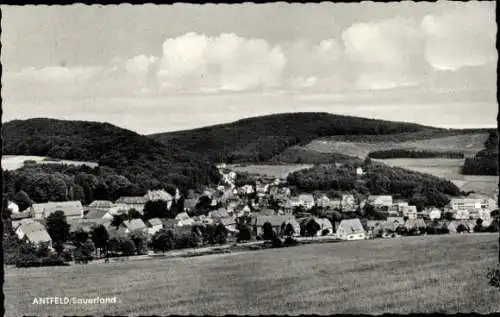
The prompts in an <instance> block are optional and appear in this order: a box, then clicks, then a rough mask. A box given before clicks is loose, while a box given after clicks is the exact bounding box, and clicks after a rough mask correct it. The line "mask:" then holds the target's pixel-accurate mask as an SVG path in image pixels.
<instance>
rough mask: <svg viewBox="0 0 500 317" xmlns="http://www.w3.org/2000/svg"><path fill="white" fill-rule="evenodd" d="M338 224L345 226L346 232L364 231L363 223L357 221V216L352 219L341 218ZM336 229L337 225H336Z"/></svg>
mask: <svg viewBox="0 0 500 317" xmlns="http://www.w3.org/2000/svg"><path fill="white" fill-rule="evenodd" d="M339 226H341V227H343V228H345V231H346V232H349V233H353V234H357V233H364V232H365V230H364V229H363V225H362V224H361V221H359V219H358V218H354V219H343V220H342V221H341V222H340V224H339ZM337 230H338V227H337Z"/></svg>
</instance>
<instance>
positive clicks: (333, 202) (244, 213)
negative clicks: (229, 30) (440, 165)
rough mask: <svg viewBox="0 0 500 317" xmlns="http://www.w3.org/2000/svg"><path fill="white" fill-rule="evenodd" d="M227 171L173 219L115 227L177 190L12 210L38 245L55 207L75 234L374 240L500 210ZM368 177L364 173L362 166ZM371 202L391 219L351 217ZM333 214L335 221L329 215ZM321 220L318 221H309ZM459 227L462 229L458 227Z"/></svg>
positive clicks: (487, 204) (486, 201) (20, 231)
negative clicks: (304, 189) (415, 201)
mask: <svg viewBox="0 0 500 317" xmlns="http://www.w3.org/2000/svg"><path fill="white" fill-rule="evenodd" d="M219 171H220V173H221V176H222V180H223V181H222V183H221V185H219V186H217V187H216V188H207V189H206V190H204V191H202V192H199V193H196V192H194V191H190V193H189V195H188V196H187V197H186V198H185V199H184V211H183V212H180V213H179V214H177V215H176V216H175V218H174V219H166V218H165V219H164V218H161V219H160V218H153V219H149V220H147V221H143V220H142V219H140V218H136V219H131V220H127V221H124V222H123V224H122V225H121V226H120V227H119V228H115V227H113V226H112V225H111V222H112V219H113V217H114V216H116V215H119V214H123V213H127V212H128V211H129V210H130V209H134V210H136V211H137V212H139V213H140V214H143V212H144V206H145V204H146V202H148V201H155V200H162V201H166V202H167V208H171V206H172V204H173V202H175V201H177V200H178V199H180V193H179V191H178V190H177V192H176V193H175V195H171V194H169V193H168V192H166V191H164V190H153V191H148V193H147V194H146V195H144V196H138V197H121V198H119V199H117V200H116V201H114V202H111V201H104V200H96V201H94V202H92V203H90V204H89V205H88V206H82V204H81V202H80V201H67V202H48V203H40V204H33V205H32V206H31V207H30V208H28V209H27V210H25V211H19V209H18V208H17V206H16V205H15V204H14V203H12V202H9V208H10V209H11V211H12V225H13V228H14V231H15V232H16V234H17V235H18V237H19V238H20V239H27V240H29V241H31V242H33V243H35V244H39V243H46V244H48V245H50V244H51V241H50V236H49V235H48V234H47V231H46V230H45V227H44V226H43V223H44V221H45V220H46V219H47V217H48V216H49V215H50V214H52V213H53V212H55V211H58V210H60V211H62V212H64V214H65V215H66V219H67V221H68V223H69V224H70V226H71V231H76V230H79V229H82V230H85V231H90V230H91V228H92V227H95V226H97V225H103V226H104V227H105V228H106V229H107V230H108V233H109V235H110V237H113V236H115V235H127V234H130V233H132V232H137V231H140V232H144V233H146V234H147V235H148V236H150V237H151V236H153V235H154V234H155V233H156V232H158V231H159V230H162V229H166V230H173V231H175V230H181V229H182V228H184V229H183V230H186V229H188V228H190V227H192V226H195V225H201V226H203V225H208V224H222V225H223V226H224V227H225V228H226V229H227V232H228V233H229V235H230V236H236V235H237V234H238V222H239V221H240V219H242V218H244V219H250V220H249V221H248V220H247V224H248V225H249V226H250V228H251V231H252V233H253V235H254V236H260V235H262V234H263V228H264V224H266V223H269V224H270V225H271V226H272V228H273V230H274V231H275V232H276V233H277V234H281V233H282V230H284V228H285V227H286V226H288V225H291V227H292V228H293V235H295V236H299V235H301V234H304V229H303V228H305V227H309V228H316V229H317V230H316V232H313V233H311V232H308V234H307V235H309V236H325V235H327V236H335V237H336V238H338V239H341V240H359V239H366V238H370V237H373V236H374V235H375V232H378V231H382V232H388V233H390V232H395V231H396V229H397V228H398V227H404V228H406V229H411V228H422V227H426V226H428V224H429V222H430V221H435V220H436V221H438V220H441V219H442V218H443V217H444V215H445V213H449V214H451V215H452V219H451V220H450V219H448V222H447V223H444V222H443V224H442V225H443V226H447V227H448V229H449V232H454V231H456V228H457V227H458V226H460V225H462V226H465V227H467V228H471V227H473V225H474V224H475V220H476V219H482V220H483V223H484V225H485V226H487V225H488V224H489V223H490V222H491V220H492V219H491V215H490V213H491V211H492V210H494V209H497V208H498V207H497V201H496V199H494V198H489V197H483V196H474V197H466V198H453V199H451V201H450V204H449V206H448V207H447V208H445V209H437V208H428V209H425V210H420V211H419V210H417V208H416V206H412V205H409V204H408V202H406V201H403V200H398V199H393V197H392V196H390V195H370V196H368V197H366V198H364V199H359V197H355V196H354V195H352V194H344V195H342V196H341V197H338V198H332V197H328V196H327V195H326V194H324V193H314V194H310V193H301V194H298V195H292V190H291V189H290V188H289V187H288V186H287V184H286V181H285V180H283V179H276V178H270V177H261V178H260V179H259V180H257V181H256V183H255V184H244V185H240V186H237V185H236V184H235V180H236V173H235V172H234V171H231V170H230V169H228V168H227V167H226V166H224V165H222V166H219ZM357 173H358V174H362V173H363V171H362V170H361V171H357ZM202 197H203V198H204V199H205V200H206V201H209V205H210V208H211V211H210V212H209V213H208V214H207V215H199V214H198V213H196V212H195V211H196V206H197V204H198V203H199V202H200V199H201V198H202ZM366 205H371V206H373V208H374V209H375V210H383V211H384V212H386V213H387V215H388V218H387V220H382V221H365V220H363V219H357V218H355V217H352V216H348V215H352V214H353V213H354V212H355V211H357V210H360V209H363V208H364V207H365V206H366ZM313 209H316V210H318V209H320V210H322V211H324V212H323V213H322V217H319V216H318V214H314V213H312V212H311V211H312V210H313ZM333 211H335V212H338V213H340V214H341V215H343V217H342V218H343V219H342V220H341V221H339V222H334V223H332V221H330V220H329V219H328V218H329V217H328V216H327V215H328V213H329V212H333ZM330 219H331V218H330ZM311 222H315V225H314V226H308V225H309V224H311ZM454 228H455V229H454Z"/></svg>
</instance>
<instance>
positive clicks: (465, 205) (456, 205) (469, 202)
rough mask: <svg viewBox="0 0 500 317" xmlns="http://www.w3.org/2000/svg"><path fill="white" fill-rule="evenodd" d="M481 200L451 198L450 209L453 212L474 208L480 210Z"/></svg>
mask: <svg viewBox="0 0 500 317" xmlns="http://www.w3.org/2000/svg"><path fill="white" fill-rule="evenodd" d="M482 203H483V199H481V198H463V197H460V198H456V197H454V198H451V199H450V207H451V209H453V210H469V209H475V208H481V204H482Z"/></svg>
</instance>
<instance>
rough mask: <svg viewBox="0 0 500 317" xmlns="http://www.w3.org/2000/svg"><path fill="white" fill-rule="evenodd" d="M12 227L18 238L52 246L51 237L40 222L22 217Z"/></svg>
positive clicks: (35, 243)
mask: <svg viewBox="0 0 500 317" xmlns="http://www.w3.org/2000/svg"><path fill="white" fill-rule="evenodd" d="M12 227H13V229H14V232H15V233H16V235H17V237H18V238H19V239H20V240H23V241H29V242H31V243H33V244H34V245H46V246H48V247H52V239H51V237H50V235H49V233H48V232H47V230H46V229H45V227H44V226H43V225H42V224H41V223H39V222H37V221H35V220H33V219H23V220H20V221H19V222H18V223H17V224H15V225H14V224H13V226H12Z"/></svg>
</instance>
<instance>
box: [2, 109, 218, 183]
mask: <svg viewBox="0 0 500 317" xmlns="http://www.w3.org/2000/svg"><path fill="white" fill-rule="evenodd" d="M2 133H3V149H2V153H3V154H10V155H40V156H49V157H52V158H59V159H69V160H79V161H93V162H97V163H99V165H100V166H108V167H111V168H113V169H114V171H115V172H116V173H117V174H119V175H121V176H123V177H125V178H126V179H128V180H129V181H130V182H132V183H135V184H137V185H138V186H139V187H141V188H154V187H165V186H166V185H169V184H171V185H175V186H177V187H179V188H181V189H187V188H194V187H196V186H199V185H200V184H210V183H213V182H217V181H218V180H219V177H220V176H219V173H218V171H217V169H216V167H215V166H214V165H213V164H212V163H210V162H208V161H207V160H205V159H203V157H202V156H200V155H197V154H196V153H190V152H186V150H185V149H180V148H179V147H176V146H166V145H164V144H162V143H160V142H157V141H155V140H153V139H151V138H148V137H145V136H142V135H139V134H137V133H134V132H132V131H129V130H125V129H121V128H118V127H116V126H113V125H111V124H108V123H98V122H84V121H63V120H54V119H45V118H41V119H29V120H15V121H10V122H7V123H5V124H4V125H3V127H2Z"/></svg>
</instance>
